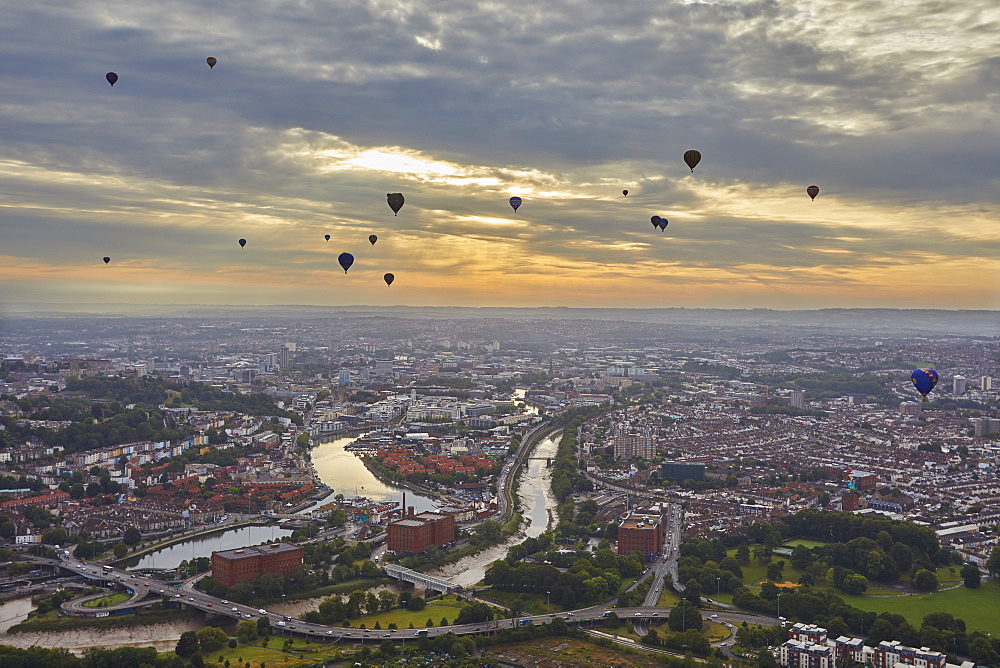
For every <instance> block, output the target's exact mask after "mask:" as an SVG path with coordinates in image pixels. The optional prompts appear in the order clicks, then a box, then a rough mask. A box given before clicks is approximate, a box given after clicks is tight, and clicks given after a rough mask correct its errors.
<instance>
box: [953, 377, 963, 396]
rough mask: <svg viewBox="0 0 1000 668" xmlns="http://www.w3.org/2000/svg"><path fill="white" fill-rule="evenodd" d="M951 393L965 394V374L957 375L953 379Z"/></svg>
mask: <svg viewBox="0 0 1000 668" xmlns="http://www.w3.org/2000/svg"><path fill="white" fill-rule="evenodd" d="M951 393H952V394H954V395H956V396H957V395H960V394H965V376H955V377H954V378H953V379H952V387H951Z"/></svg>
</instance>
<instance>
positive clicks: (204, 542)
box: [137, 526, 292, 568]
mask: <svg viewBox="0 0 1000 668" xmlns="http://www.w3.org/2000/svg"><path fill="white" fill-rule="evenodd" d="M290 535H292V530H291V529H285V528H282V527H279V526H249V527H241V528H239V529H230V530H229V531H226V532H224V533H216V534H212V535H210V536H205V537H203V538H193V539H190V540H186V541H184V542H183V543H177V544H176V545H171V546H170V547H165V548H163V549H162V550H157V551H155V552H150V553H149V554H147V555H146V556H144V557H143V558H142V559H140V560H139V563H138V564H137V567H138V568H176V567H178V566H180V564H181V562H182V561H184V560H188V561H190V560H191V559H194V558H195V557H211V556H212V552H216V551H218V550H234V549H236V548H238V547H246V546H247V545H260V544H261V543H263V542H265V541H268V540H274V539H276V538H284V537H285V536H290Z"/></svg>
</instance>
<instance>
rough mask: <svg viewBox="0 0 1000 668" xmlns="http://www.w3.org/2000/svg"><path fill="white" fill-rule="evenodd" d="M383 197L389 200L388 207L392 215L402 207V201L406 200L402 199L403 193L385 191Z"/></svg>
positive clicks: (397, 212)
mask: <svg viewBox="0 0 1000 668" xmlns="http://www.w3.org/2000/svg"><path fill="white" fill-rule="evenodd" d="M385 199H386V201H387V202H389V208H390V209H392V213H393V215H397V214H399V210H400V209H402V208H403V203H404V202H405V201H406V200H404V199H403V193H386V194H385Z"/></svg>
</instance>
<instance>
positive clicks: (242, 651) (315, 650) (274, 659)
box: [205, 637, 354, 668]
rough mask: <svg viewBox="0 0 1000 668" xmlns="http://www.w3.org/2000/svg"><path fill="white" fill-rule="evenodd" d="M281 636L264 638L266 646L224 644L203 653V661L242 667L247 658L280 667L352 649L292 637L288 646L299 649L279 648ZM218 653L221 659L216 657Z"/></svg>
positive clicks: (255, 667) (257, 667)
mask: <svg viewBox="0 0 1000 668" xmlns="http://www.w3.org/2000/svg"><path fill="white" fill-rule="evenodd" d="M283 644H284V638H274V637H272V638H271V640H270V641H269V642H268V645H267V647H261V646H260V645H259V644H258V645H240V646H239V647H235V648H233V649H230V648H228V647H225V648H223V649H220V650H216V651H215V652H211V653H210V654H208V655H206V656H205V665H207V666H224V665H225V662H226V661H227V660H228V661H229V663H230V665H231V666H233V667H234V668H235V667H236V666H239V667H240V668H243V666H245V665H246V663H247V662H248V661H249V662H250V666H251V667H252V668H260V666H261V665H265V664H266V665H267V666H281V667H282V668H292V667H293V666H315V665H317V664H321V663H322V662H323V661H324V660H336V659H338V658H340V657H341V656H343V655H344V654H349V653H351V652H353V651H354V648H353V647H351V646H350V645H322V644H317V643H311V642H307V641H305V640H300V639H295V642H294V644H293V645H292V647H293V648H294V649H297V650H298V649H301V650H306V651H303V652H301V653H300V652H283V651H281V648H282V646H283ZM219 657H222V660H221V661H219Z"/></svg>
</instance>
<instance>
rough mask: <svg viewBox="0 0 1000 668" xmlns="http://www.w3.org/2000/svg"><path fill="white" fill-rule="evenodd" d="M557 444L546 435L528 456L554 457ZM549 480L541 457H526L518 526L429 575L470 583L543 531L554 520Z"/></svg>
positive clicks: (463, 583) (554, 504) (554, 505)
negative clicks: (501, 539)
mask: <svg viewBox="0 0 1000 668" xmlns="http://www.w3.org/2000/svg"><path fill="white" fill-rule="evenodd" d="M555 436H558V434H556V435H555ZM558 446H559V444H558V442H557V441H555V440H553V437H550V438H546V439H544V440H542V441H541V442H539V444H538V445H537V446H536V447H535V450H534V452H533V453H532V455H531V456H532V457H552V458H554V457H555V456H556V449H557V448H558ZM551 480H552V469H551V468H548V467H546V466H545V461H544V460H538V459H529V460H528V466H527V467H526V468H525V469H524V470H522V471H521V475H520V477H519V481H520V486H519V487H518V496H520V497H521V508H522V511H521V512H522V515H523V517H524V523H523V524H522V525H521V530H520V531H519V532H518V533H516V534H514V535H513V536H511V537H510V538H509V539H508V540H507V542H505V543H502V544H500V545H494V546H493V547H490V548H487V549H485V550H483V551H482V552H480V553H479V554H474V555H472V556H471V557H466V558H465V559H462V560H460V561H457V562H455V563H454V564H449V565H448V566H445V567H444V568H441V569H439V570H437V571H435V572H433V573H431V575H436V576H437V577H440V578H444V579H446V580H451V581H452V582H454V583H455V584H459V585H462V586H463V587H469V586H471V585H474V584H476V583H477V582H479V581H480V580H482V579H483V577H484V576H485V575H486V568H487V566H489V565H490V564H492V563H493V562H494V561H496V560H497V559H502V558H503V557H504V555H506V554H507V549H508V548H509V547H510V546H511V545H516V544H517V543H520V542H521V541H523V540H524V539H525V538H534V537H536V536H539V535H541V534H542V533H544V532H545V530H546V529H548V528H549V525H550V523H551V522H552V521H553V517H552V509H554V508H555V507H556V500H555V497H553V496H552V489H551V484H550V482H551Z"/></svg>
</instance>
